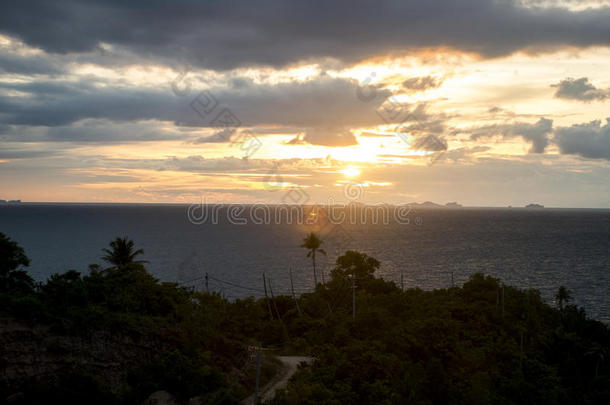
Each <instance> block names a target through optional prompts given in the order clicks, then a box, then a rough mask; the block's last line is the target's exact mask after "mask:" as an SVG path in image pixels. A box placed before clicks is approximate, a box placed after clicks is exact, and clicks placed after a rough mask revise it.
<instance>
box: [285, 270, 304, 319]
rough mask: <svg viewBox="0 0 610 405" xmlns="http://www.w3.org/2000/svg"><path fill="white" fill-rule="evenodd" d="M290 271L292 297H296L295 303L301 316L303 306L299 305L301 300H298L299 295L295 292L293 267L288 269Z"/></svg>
mask: <svg viewBox="0 0 610 405" xmlns="http://www.w3.org/2000/svg"><path fill="white" fill-rule="evenodd" d="M288 271H289V272H290V290H291V291H292V298H294V303H295V304H296V305H297V311H299V316H303V314H302V313H301V307H300V306H299V300H297V296H296V294H295V293H294V283H293V282H292V267H290V268H289V269H288Z"/></svg>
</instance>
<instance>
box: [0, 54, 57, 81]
mask: <svg viewBox="0 0 610 405" xmlns="http://www.w3.org/2000/svg"><path fill="white" fill-rule="evenodd" d="M63 71H64V69H63V67H62V66H61V65H60V64H59V63H58V62H54V61H52V60H51V58H49V57H48V56H46V55H34V56H22V55H18V54H15V53H9V52H0V72H2V73H17V74H21V75H36V74H46V75H55V74H59V73H62V72H63Z"/></svg>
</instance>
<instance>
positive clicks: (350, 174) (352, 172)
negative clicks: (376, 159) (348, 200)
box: [341, 166, 360, 178]
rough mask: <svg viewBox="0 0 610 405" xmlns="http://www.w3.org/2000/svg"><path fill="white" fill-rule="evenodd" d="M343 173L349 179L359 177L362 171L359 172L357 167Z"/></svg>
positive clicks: (351, 167) (347, 169)
mask: <svg viewBox="0 0 610 405" xmlns="http://www.w3.org/2000/svg"><path fill="white" fill-rule="evenodd" d="M341 173H343V175H344V176H345V177H347V178H352V177H357V176H358V175H359V174H360V170H358V168H357V167H354V166H350V167H347V168H345V169H343V170H341Z"/></svg>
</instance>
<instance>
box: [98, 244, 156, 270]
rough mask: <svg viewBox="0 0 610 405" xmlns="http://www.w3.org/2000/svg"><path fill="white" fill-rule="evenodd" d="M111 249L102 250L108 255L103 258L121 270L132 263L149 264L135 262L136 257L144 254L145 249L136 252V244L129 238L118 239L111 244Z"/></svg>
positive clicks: (139, 261)
mask: <svg viewBox="0 0 610 405" xmlns="http://www.w3.org/2000/svg"><path fill="white" fill-rule="evenodd" d="M110 247H111V248H112V250H110V249H102V250H103V251H104V252H105V253H106V255H105V256H104V257H103V258H102V259H104V260H105V261H107V262H108V263H110V264H112V265H114V266H116V267H118V268H120V267H124V266H126V265H128V264H130V263H138V264H142V263H148V262H147V261H145V260H134V259H135V257H136V256H138V255H141V254H143V253H144V250H143V249H138V250H134V243H133V241H132V240H129V239H128V238H126V237H125V238H116V239H115V240H113V241H112V242H110Z"/></svg>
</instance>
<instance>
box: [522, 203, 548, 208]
mask: <svg viewBox="0 0 610 405" xmlns="http://www.w3.org/2000/svg"><path fill="white" fill-rule="evenodd" d="M525 208H544V205H541V204H527V205H526V206H525Z"/></svg>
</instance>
